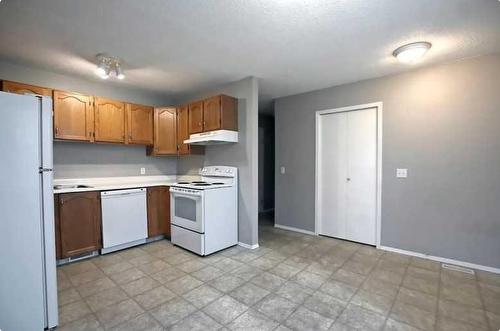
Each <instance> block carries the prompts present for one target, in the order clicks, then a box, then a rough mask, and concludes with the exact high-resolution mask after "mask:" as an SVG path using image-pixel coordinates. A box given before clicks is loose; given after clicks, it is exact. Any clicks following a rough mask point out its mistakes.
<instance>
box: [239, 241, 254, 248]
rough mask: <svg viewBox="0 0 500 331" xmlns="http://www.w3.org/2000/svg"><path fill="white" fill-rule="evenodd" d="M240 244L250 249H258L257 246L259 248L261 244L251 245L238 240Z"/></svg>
mask: <svg viewBox="0 0 500 331" xmlns="http://www.w3.org/2000/svg"><path fill="white" fill-rule="evenodd" d="M238 245H239V246H241V247H245V248H248V249H256V248H259V244H255V245H249V244H245V243H242V242H238Z"/></svg>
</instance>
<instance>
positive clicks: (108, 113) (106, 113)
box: [95, 97, 125, 143]
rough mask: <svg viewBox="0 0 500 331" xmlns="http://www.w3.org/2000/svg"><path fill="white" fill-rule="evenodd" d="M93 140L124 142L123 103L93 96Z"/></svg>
mask: <svg viewBox="0 0 500 331" xmlns="http://www.w3.org/2000/svg"><path fill="white" fill-rule="evenodd" d="M95 141H98V142H109V143H125V104H124V103H123V102H120V101H115V100H110V99H105V98H99V97H97V98H95Z"/></svg>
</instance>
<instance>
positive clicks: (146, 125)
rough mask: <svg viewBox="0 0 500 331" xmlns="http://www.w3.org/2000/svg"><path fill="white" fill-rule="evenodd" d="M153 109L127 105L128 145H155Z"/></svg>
mask: <svg viewBox="0 0 500 331" xmlns="http://www.w3.org/2000/svg"><path fill="white" fill-rule="evenodd" d="M153 112H154V110H153V107H149V106H142V105H134V104H130V103H128V104H127V137H126V138H127V143H129V144H139V145H152V144H153Z"/></svg>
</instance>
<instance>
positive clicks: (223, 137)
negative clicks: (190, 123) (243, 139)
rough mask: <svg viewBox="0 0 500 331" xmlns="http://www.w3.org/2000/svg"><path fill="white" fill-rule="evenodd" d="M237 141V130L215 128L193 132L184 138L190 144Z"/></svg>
mask: <svg viewBox="0 0 500 331" xmlns="http://www.w3.org/2000/svg"><path fill="white" fill-rule="evenodd" d="M237 142H238V131H231V130H215V131H208V132H202V133H194V134H192V135H190V136H189V139H188V140H184V143H185V144H190V145H219V144H228V143H237Z"/></svg>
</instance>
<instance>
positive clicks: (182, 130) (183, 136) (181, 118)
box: [177, 106, 189, 155]
mask: <svg viewBox="0 0 500 331" xmlns="http://www.w3.org/2000/svg"><path fill="white" fill-rule="evenodd" d="M188 109H189V108H188V106H180V107H179V108H177V145H178V151H179V155H186V154H189V145H188V144H185V143H184V140H187V139H189V122H188Z"/></svg>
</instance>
